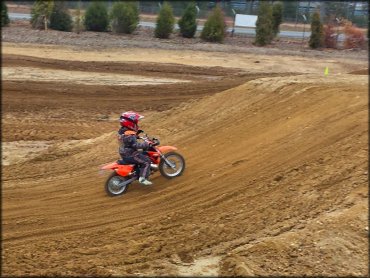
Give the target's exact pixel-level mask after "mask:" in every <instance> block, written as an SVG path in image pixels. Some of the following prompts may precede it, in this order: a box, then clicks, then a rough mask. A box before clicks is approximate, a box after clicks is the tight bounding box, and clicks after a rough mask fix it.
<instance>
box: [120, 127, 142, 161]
mask: <svg viewBox="0 0 370 278" xmlns="http://www.w3.org/2000/svg"><path fill="white" fill-rule="evenodd" d="M119 140H120V141H121V145H120V147H119V153H120V155H121V156H123V157H129V156H134V155H136V154H137V153H139V150H140V149H142V150H146V149H148V148H149V144H148V143H147V142H138V140H137V135H136V133H135V132H134V131H131V130H126V131H124V133H123V134H122V135H120V139H119Z"/></svg>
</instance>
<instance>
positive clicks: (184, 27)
mask: <svg viewBox="0 0 370 278" xmlns="http://www.w3.org/2000/svg"><path fill="white" fill-rule="evenodd" d="M196 17H197V10H196V7H195V3H194V2H193V3H190V4H189V5H188V6H187V7H186V9H185V12H184V14H183V15H182V17H181V18H180V20H179V22H178V24H179V27H180V33H181V35H182V36H183V37H184V38H192V37H194V35H195V32H196V31H197V21H196Z"/></svg>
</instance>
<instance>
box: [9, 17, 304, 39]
mask: <svg viewBox="0 0 370 278" xmlns="http://www.w3.org/2000/svg"><path fill="white" fill-rule="evenodd" d="M9 18H10V19H11V20H22V19H23V20H24V19H26V20H29V19H31V15H30V14H20V13H9ZM139 25H140V26H144V27H150V28H154V27H155V23H154V22H146V21H140V23H139ZM178 28H179V26H178V25H177V24H176V25H175V29H178ZM202 29H203V26H198V28H197V30H198V31H201V30H202ZM227 31H228V32H231V31H232V28H228V29H227ZM234 33H235V34H245V35H252V36H255V35H256V32H255V30H254V29H248V28H241V27H235V31H234ZM303 35H304V37H305V38H308V37H310V35H311V32H304V33H303V32H296V31H281V32H280V33H279V36H280V37H288V38H302V37H303Z"/></svg>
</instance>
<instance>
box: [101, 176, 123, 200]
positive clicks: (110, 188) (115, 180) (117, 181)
mask: <svg viewBox="0 0 370 278" xmlns="http://www.w3.org/2000/svg"><path fill="white" fill-rule="evenodd" d="M128 179H129V178H128V177H121V176H120V175H118V174H117V173H116V172H113V173H112V174H111V175H110V176H109V178H108V180H107V182H106V183H105V192H107V194H108V195H109V196H111V197H115V196H119V195H122V194H124V193H126V191H127V189H128V186H129V184H125V183H124V182H125V181H126V180H128Z"/></svg>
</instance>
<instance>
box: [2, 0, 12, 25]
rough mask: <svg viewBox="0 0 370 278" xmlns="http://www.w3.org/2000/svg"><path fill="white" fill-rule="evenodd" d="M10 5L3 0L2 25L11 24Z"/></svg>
mask: <svg viewBox="0 0 370 278" xmlns="http://www.w3.org/2000/svg"><path fill="white" fill-rule="evenodd" d="M9 22H10V21H9V16H8V7H7V6H6V4H5V2H4V1H1V27H4V26H7V25H8V24H9Z"/></svg>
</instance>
